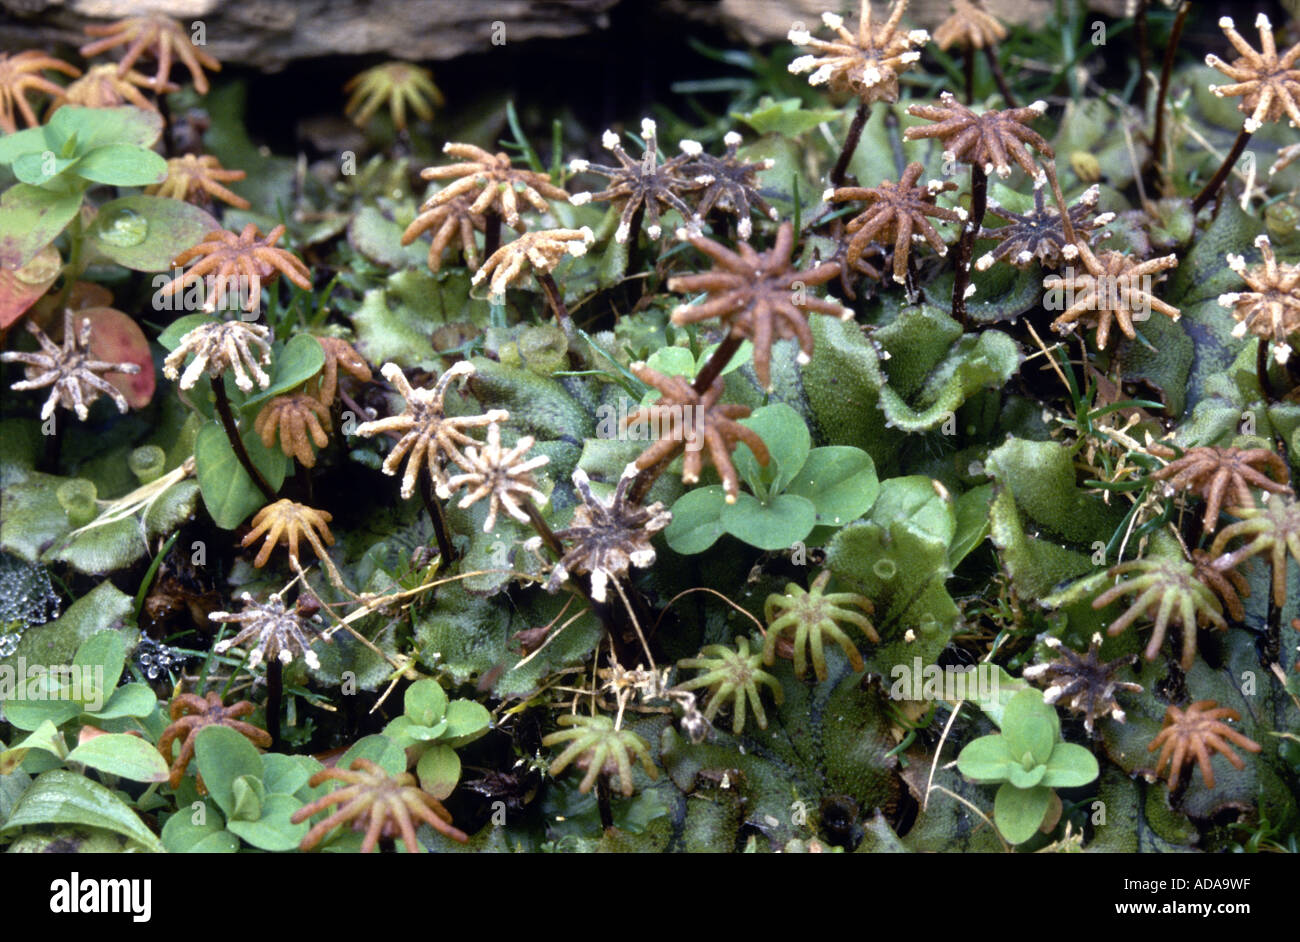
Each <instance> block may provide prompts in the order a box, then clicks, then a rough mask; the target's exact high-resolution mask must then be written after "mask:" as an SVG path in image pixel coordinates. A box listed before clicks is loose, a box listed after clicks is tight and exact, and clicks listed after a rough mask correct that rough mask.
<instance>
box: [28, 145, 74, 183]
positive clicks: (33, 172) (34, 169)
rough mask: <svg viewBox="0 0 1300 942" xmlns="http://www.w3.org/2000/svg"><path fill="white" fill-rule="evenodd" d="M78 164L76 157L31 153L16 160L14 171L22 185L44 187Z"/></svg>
mask: <svg viewBox="0 0 1300 942" xmlns="http://www.w3.org/2000/svg"><path fill="white" fill-rule="evenodd" d="M76 163H77V158H76V157H71V158H68V157H59V156H56V155H54V154H52V153H49V152H45V153H31V154H23V155H22V156H21V157H19V158H18V159H17V160H15V161H14V162H13V170H14V176H15V177H17V178H18V181H19V182H20V183H25V184H29V185H31V186H43V185H44V184H46V183H49V182H50V181H51V180H53V179H54V178H55V177H57V176H58V175H59V174H61V173H63V171H65V170H67V169H68V168H69V167H71V166H73V165H75V164H76Z"/></svg>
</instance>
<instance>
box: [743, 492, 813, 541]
mask: <svg viewBox="0 0 1300 942" xmlns="http://www.w3.org/2000/svg"><path fill="white" fill-rule="evenodd" d="M722 525H723V526H724V527H726V529H727V532H728V533H730V534H731V535H732V536H734V537H736V538H737V539H740V540H744V541H745V542H746V543H748V544H749V545H750V546H757V547H758V548H759V549H763V550H784V549H789V548H790V547H791V546H793V545H794V544H795V543H796V542H798V541H799V540H802V539H803V538H804V537H806V536H807V535H808V534H809V533H811V532H812V528H813V527H814V526H816V525H817V510H816V508H815V507H813V503H812V501H810V500H808V499H807V498H804V497H795V496H794V495H793V494H778V495H777V496H776V497H773V498H772V499H771V501H769V502H768V503H766V504H764V503H763V502H762V501H760V500H759V499H758V498H757V497H754V496H753V495H752V494H744V493H742V494H739V495H737V497H736V502H735V503H734V504H723V507H722Z"/></svg>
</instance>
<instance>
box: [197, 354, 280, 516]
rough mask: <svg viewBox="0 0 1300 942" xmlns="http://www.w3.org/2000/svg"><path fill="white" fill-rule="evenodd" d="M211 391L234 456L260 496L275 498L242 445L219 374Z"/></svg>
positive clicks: (269, 486) (242, 441)
mask: <svg viewBox="0 0 1300 942" xmlns="http://www.w3.org/2000/svg"><path fill="white" fill-rule="evenodd" d="M212 392H213V393H214V394H215V396H216V401H217V415H218V416H220V417H221V427H222V428H223V429H225V431H226V438H227V439H229V440H230V447H231V448H232V449H234V452H235V457H236V458H238V459H239V463H240V464H242V465H243V466H244V470H245V471H247V472H248V476H249V477H250V478H252V479H253V483H254V484H256V485H257V489H258V490H259V491H261V492H262V496H264V497H265V498H266V499H267V501H268V502H270V501H273V500H275V491H274V490H272V488H271V485H270V484H268V483H267V482H266V478H264V477H262V472H261V471H258V470H257V466H256V465H255V464H253V459H252V458H250V457H248V449H247V448H245V447H244V440H243V439H242V438H240V437H239V427H238V426H237V425H235V416H234V413H232V412H231V411H230V398H229V397H228V396H227V395H226V387H225V384H224V383H223V382H222V379H221V377H220V376H218V377H217V378H216V379H214V380H213V381H212Z"/></svg>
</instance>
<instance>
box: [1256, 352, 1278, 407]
mask: <svg viewBox="0 0 1300 942" xmlns="http://www.w3.org/2000/svg"><path fill="white" fill-rule="evenodd" d="M1268 363H1269V349H1268V341H1266V340H1265V339H1264V338H1263V337H1260V338H1259V348H1258V349H1257V350H1256V351H1255V375H1256V376H1257V377H1258V378H1259V388H1260V391H1261V392H1262V393H1263V394H1264V401H1265V402H1277V390H1275V389H1274V388H1273V381H1272V380H1271V379H1270V378H1269V375H1268Z"/></svg>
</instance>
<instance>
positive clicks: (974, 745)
mask: <svg viewBox="0 0 1300 942" xmlns="http://www.w3.org/2000/svg"><path fill="white" fill-rule="evenodd" d="M1001 726H1002V732H1001V733H998V734H994V735H992V736H981V737H980V738H979V739H976V740H975V741H973V742H971V743H968V744H967V745H966V748H964V749H963V750H962V751H961V754H960V755H958V756H957V768H958V769H959V770H960V771H961V774H962V775H964V776H966V777H967V778H969V779H971V780H972V781H975V782H979V783H981V784H993V783H996V782H1001V783H1002V785H1001V787H1000V788H998V793H997V796H996V797H995V798H994V799H993V820H994V822H995V823H996V824H997V826H998V831H999V832H1000V833H1001V834H1002V836H1003V837H1004V838H1005V839H1006V840H1007V841H1008V842H1009V843H1011V844H1023V843H1024V842H1025V841H1027V840H1029V839H1030V838H1031V837H1033V836H1034V834H1035V833H1037V831H1038V829H1039V828H1040V827H1042V825H1043V821H1044V820H1045V819H1046V818H1047V815H1048V812H1049V811H1050V810H1051V808H1052V805H1053V804H1054V798H1055V795H1056V793H1055V791H1054V790H1053V789H1056V788H1074V787H1077V786H1079V785H1087V784H1088V783H1089V782H1091V781H1093V780H1094V779H1096V778H1097V775H1098V772H1099V769H1098V766H1097V759H1096V757H1094V756H1093V754H1092V753H1091V752H1089V751H1088V750H1087V749H1085V748H1084V747H1083V746H1076V745H1074V744H1073V743H1068V742H1062V741H1061V721H1060V719H1059V718H1058V717H1057V715H1056V710H1055V709H1054V708H1053V707H1051V706H1049V705H1048V704H1046V703H1044V702H1043V695H1042V693H1041V691H1038V690H1034V689H1026V690H1022V691H1020V692H1019V693H1017V694H1016V695H1015V696H1013V697H1012V698H1011V699H1010V700H1009V701H1008V702H1007V705H1006V709H1005V710H1004V711H1003V713H1002V722H1001Z"/></svg>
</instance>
